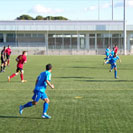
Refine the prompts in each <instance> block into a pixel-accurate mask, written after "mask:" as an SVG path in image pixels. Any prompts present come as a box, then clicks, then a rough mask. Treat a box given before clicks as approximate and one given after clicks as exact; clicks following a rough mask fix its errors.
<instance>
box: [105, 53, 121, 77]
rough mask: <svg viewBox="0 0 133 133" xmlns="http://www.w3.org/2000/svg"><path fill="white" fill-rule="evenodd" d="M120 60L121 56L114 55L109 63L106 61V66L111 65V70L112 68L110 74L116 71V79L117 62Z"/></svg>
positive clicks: (115, 73) (115, 74)
mask: <svg viewBox="0 0 133 133" xmlns="http://www.w3.org/2000/svg"><path fill="white" fill-rule="evenodd" d="M117 60H119V61H120V62H121V60H120V58H119V56H117V55H116V53H115V54H114V56H113V57H110V58H109V59H108V60H107V61H105V64H110V65H111V68H110V72H111V71H112V70H113V69H114V77H115V79H117V78H118V77H117V65H116V61H117Z"/></svg>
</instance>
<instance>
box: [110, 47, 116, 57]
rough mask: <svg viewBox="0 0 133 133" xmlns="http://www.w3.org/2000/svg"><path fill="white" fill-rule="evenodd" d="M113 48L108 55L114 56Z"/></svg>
mask: <svg viewBox="0 0 133 133" xmlns="http://www.w3.org/2000/svg"><path fill="white" fill-rule="evenodd" d="M114 53H115V52H114V48H113V50H112V51H111V52H110V55H109V57H113V56H114Z"/></svg>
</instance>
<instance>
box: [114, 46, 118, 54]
mask: <svg viewBox="0 0 133 133" xmlns="http://www.w3.org/2000/svg"><path fill="white" fill-rule="evenodd" d="M117 52H118V47H117V45H115V46H114V53H115V54H117Z"/></svg>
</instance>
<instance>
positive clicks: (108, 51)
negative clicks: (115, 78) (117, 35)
mask: <svg viewBox="0 0 133 133" xmlns="http://www.w3.org/2000/svg"><path fill="white" fill-rule="evenodd" d="M109 48H110V46H108V47H107V48H106V50H105V55H106V58H104V59H105V60H107V59H108V58H109V55H110V49H109Z"/></svg>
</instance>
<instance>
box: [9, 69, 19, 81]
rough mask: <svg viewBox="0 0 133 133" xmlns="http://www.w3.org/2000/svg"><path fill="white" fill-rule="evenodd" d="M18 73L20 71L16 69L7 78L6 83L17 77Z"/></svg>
mask: <svg viewBox="0 0 133 133" xmlns="http://www.w3.org/2000/svg"><path fill="white" fill-rule="evenodd" d="M19 72H20V69H19V68H17V70H16V73H13V74H12V75H11V76H8V82H10V80H11V79H12V78H14V77H15V76H17V75H18V74H19Z"/></svg>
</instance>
